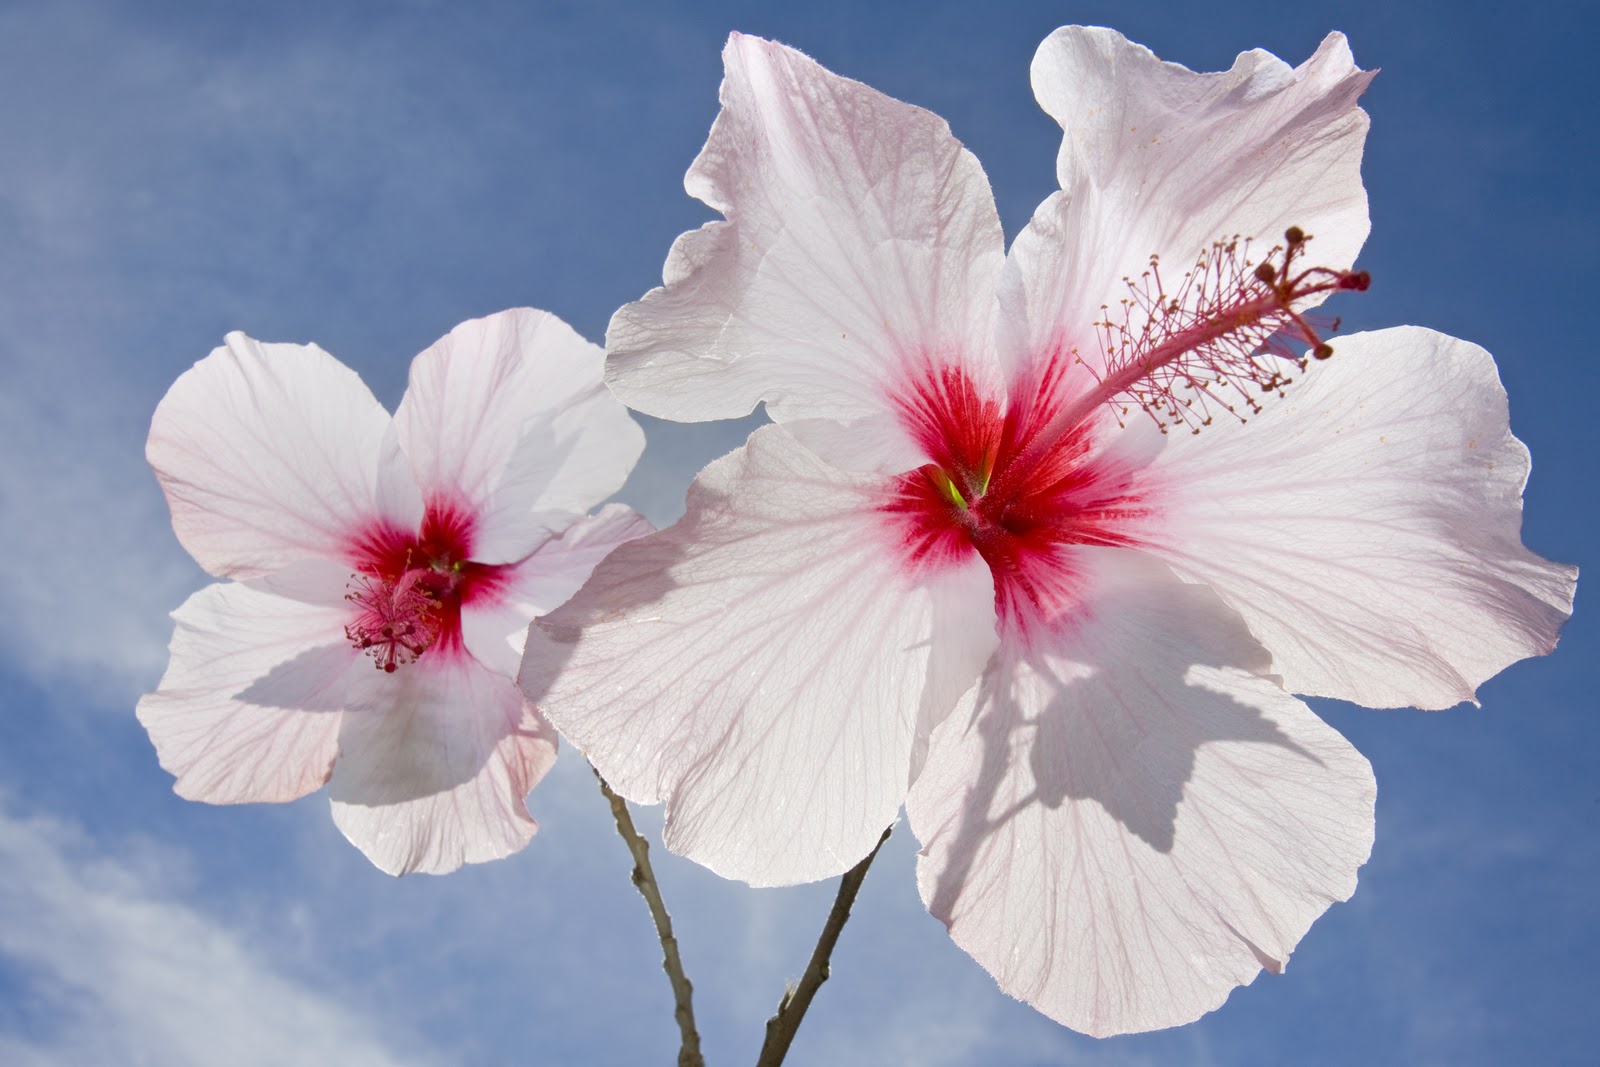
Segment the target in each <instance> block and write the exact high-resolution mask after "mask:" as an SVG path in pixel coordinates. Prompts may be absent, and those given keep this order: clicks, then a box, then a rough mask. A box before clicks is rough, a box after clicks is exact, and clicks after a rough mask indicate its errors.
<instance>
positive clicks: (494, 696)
mask: <svg viewBox="0 0 1600 1067" xmlns="http://www.w3.org/2000/svg"><path fill="white" fill-rule="evenodd" d="M339 747H340V750H341V751H340V756H339V762H338V765H337V766H336V767H335V769H334V774H333V780H332V781H331V782H330V783H329V785H328V793H329V796H330V797H331V799H332V801H333V821H334V823H335V825H337V826H338V827H339V829H340V831H342V832H343V833H344V835H345V837H347V838H349V839H350V843H351V844H353V845H355V846H356V847H357V848H359V849H360V850H361V851H362V852H363V853H365V854H366V857H367V858H368V859H369V860H371V861H372V862H373V864H374V865H376V866H377V867H378V868H380V869H382V870H384V871H387V872H388V873H389V874H394V875H401V874H410V873H412V872H414V871H422V872H424V873H427V874H445V873H448V872H449V871H453V870H455V869H456V868H458V867H460V866H461V865H462V864H463V863H482V862H484V861H486V860H495V859H501V858H503V857H505V856H509V855H511V853H513V852H516V851H517V850H518V849H520V848H522V847H523V846H524V845H526V844H527V843H528V841H529V839H531V838H532V837H533V835H534V832H535V831H536V830H537V829H538V824H537V823H535V822H534V820H533V816H531V815H529V814H528V807H527V804H526V803H525V802H524V800H525V798H526V797H527V795H528V793H529V792H530V791H531V790H532V789H533V787H534V786H535V785H536V784H537V783H538V781H539V779H541V778H543V777H544V776H545V772H547V771H548V770H549V769H550V767H551V766H552V765H553V764H554V763H555V758H556V734H555V731H554V730H552V729H551V728H550V725H549V724H548V723H546V722H545V721H544V720H543V719H541V718H540V717H539V716H538V715H537V714H536V713H535V712H533V710H532V709H531V708H529V707H528V706H527V705H526V704H525V703H524V702H523V700H522V695H521V694H520V693H519V692H517V687H516V685H515V684H514V683H513V682H512V681H511V680H510V679H509V678H506V677H502V676H501V675H498V674H495V673H493V672H492V671H488V670H485V669H484V668H483V667H481V666H480V665H479V664H478V663H476V662H475V661H474V660H473V659H472V658H471V657H468V656H453V657H441V658H438V659H434V660H432V661H426V660H419V661H418V662H417V663H414V664H407V665H406V666H404V667H402V668H401V669H399V670H397V671H395V672H394V673H393V674H384V673H382V672H378V671H373V670H371V668H370V666H369V667H368V673H367V675H366V677H365V679H364V682H363V683H361V684H360V685H359V692H358V693H357V694H355V695H354V697H353V699H352V701H351V706H350V710H349V711H347V712H346V713H345V717H344V727H343V729H342V731H341V732H340V735H339Z"/></svg>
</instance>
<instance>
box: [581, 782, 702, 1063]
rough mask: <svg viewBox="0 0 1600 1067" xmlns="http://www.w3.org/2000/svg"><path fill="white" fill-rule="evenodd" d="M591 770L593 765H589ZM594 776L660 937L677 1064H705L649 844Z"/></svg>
mask: <svg viewBox="0 0 1600 1067" xmlns="http://www.w3.org/2000/svg"><path fill="white" fill-rule="evenodd" d="M590 769H591V770H593V768H590ZM594 776H595V778H596V780H598V781H599V783H600V792H602V793H604V794H605V795H606V800H608V801H610V802H611V814H612V816H613V817H615V818H616V820H617V833H619V834H621V835H622V840H623V841H625V842H627V844H628V851H629V852H631V853H632V854H633V884H634V888H636V889H638V890H639V895H640V896H642V897H644V902H645V903H646V904H647V905H649V907H650V918H651V919H653V920H654V921H655V924H656V936H657V937H659V938H660V939H661V969H662V970H664V971H666V972H667V979H668V980H669V981H670V982H671V983H672V999H673V1002H674V1007H673V1011H672V1014H673V1016H674V1017H675V1018H676V1019H677V1020H678V1032H679V1033H680V1034H681V1035H682V1041H681V1042H680V1043H679V1045H678V1067H705V1062H706V1061H705V1058H704V1057H703V1056H701V1055H700V1033H699V1031H697V1030H696V1029H695V1026H694V1003H693V1001H692V997H693V995H694V986H693V985H691V984H690V982H689V978H688V976H687V975H685V974H684V973H683V960H682V958H680V957H679V955H678V939H677V938H676V937H674V936H672V916H670V915H668V914H667V906H666V905H665V904H663V903H662V901H661V887H660V886H659V885H657V884H656V872H655V871H654V870H652V869H651V867H650V843H649V842H648V841H646V840H645V839H644V838H643V837H642V836H640V834H639V831H638V830H635V829H634V828H633V816H631V815H630V814H628V803H627V801H625V800H623V799H622V798H621V797H619V796H617V794H616V793H614V792H612V790H611V785H610V783H608V782H607V781H606V780H605V779H604V778H601V777H600V772H599V771H595V772H594Z"/></svg>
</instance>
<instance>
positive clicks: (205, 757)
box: [139, 583, 363, 804]
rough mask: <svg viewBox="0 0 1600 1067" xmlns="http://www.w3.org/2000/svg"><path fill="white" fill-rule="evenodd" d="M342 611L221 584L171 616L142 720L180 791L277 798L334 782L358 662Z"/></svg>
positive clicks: (228, 799)
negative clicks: (168, 649)
mask: <svg viewBox="0 0 1600 1067" xmlns="http://www.w3.org/2000/svg"><path fill="white" fill-rule="evenodd" d="M344 607H345V606H344V605H343V604H342V603H340V604H338V605H337V606H333V605H326V604H324V605H318V604H307V603H303V602H300V601H296V600H291V599H288V598H285V597H282V596H277V595H274V594H273V593H271V592H267V591H265V590H263V589H257V588H252V587H250V586H247V585H239V584H235V583H222V584H218V585H210V586H207V587H206V588H204V589H202V590H200V591H199V592H198V593H196V594H194V596H192V597H190V598H189V599H188V600H186V601H185V602H184V604H183V606H182V607H180V608H179V609H178V610H177V611H175V612H173V615H172V617H173V620H174V621H175V622H176V623H177V628H176V630H175V631H174V632H173V635H172V660H171V663H170V664H169V665H168V667H167V672H166V674H165V675H164V676H163V677H162V679H161V684H160V686H159V687H158V688H157V689H156V691H155V692H154V693H150V694H148V695H147V696H145V697H144V698H143V699H141V700H140V701H139V721H140V722H141V723H143V724H144V728H145V729H146V730H147V731H149V733H150V740H151V741H152V742H153V743H154V744H155V746H156V752H157V754H158V755H159V756H160V759H161V766H163V767H165V768H166V769H167V770H168V771H170V772H171V773H172V774H174V775H176V776H177V779H178V780H177V782H176V783H175V784H174V787H173V788H174V789H176V790H177V792H178V794H179V795H180V796H184V797H187V798H189V799H190V800H203V801H206V802H208V803H211V804H241V803H251V802H276V801H285V800H293V799H294V798H296V797H299V796H304V795H305V794H307V793H310V792H312V791H314V790H315V789H317V788H318V787H320V786H321V785H322V783H323V782H325V781H327V780H328V774H329V771H330V769H331V767H332V766H333V760H334V757H335V756H336V755H338V751H339V745H338V737H339V720H340V709H341V708H343V707H344V703H343V701H344V693H345V687H346V683H347V680H348V678H349V677H350V676H351V674H352V673H353V672H354V671H356V670H360V664H361V663H362V662H363V661H362V659H361V657H360V655H359V654H358V653H357V652H356V650H355V649H354V648H352V647H351V645H350V642H349V641H348V640H346V639H345V636H344V631H343V627H344V616H345V614H346V612H345V610H344Z"/></svg>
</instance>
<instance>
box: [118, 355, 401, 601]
mask: <svg viewBox="0 0 1600 1067" xmlns="http://www.w3.org/2000/svg"><path fill="white" fill-rule="evenodd" d="M389 431H390V419H389V415H388V413H387V412H385V411H384V410H383V407H382V406H381V405H380V404H379V403H378V401H377V400H376V399H375V398H374V397H373V395H372V393H371V391H370V390H368V389H367V387H366V386H365V385H363V384H362V382H361V379H360V378H358V377H357V376H356V374H355V372H354V371H352V370H350V369H349V368H348V367H346V366H344V365H343V364H342V363H340V362H339V361H337V360H335V359H334V358H333V357H332V356H330V355H328V354H327V353H326V352H324V351H322V349H320V348H318V347H316V346H315V345H290V344H263V343H261V342H259V341H253V340H251V339H250V338H248V337H246V336H245V335H244V334H242V333H230V334H229V335H228V337H227V344H226V345H225V346H224V347H222V348H218V349H216V350H215V351H213V352H212V353H211V354H210V355H209V356H207V357H206V358H205V359H203V360H201V361H200V362H199V363H196V364H195V365H194V367H192V368H191V369H190V370H188V371H186V372H184V374H183V375H182V376H181V377H179V379H178V380H177V381H176V382H175V383H173V386H172V388H171V389H170V390H168V392H167V395H166V396H165V397H164V398H163V399H162V401H161V403H160V405H158V406H157V408H156V413H155V418H154V419H153V420H152V422H151V425H150V439H149V442H148V444H147V445H146V449H145V454H146V456H147V457H148V458H149V460H150V465H151V466H152V467H154V468H155V472H156V477H157V478H158V479H159V480H160V482H161V487H162V489H163V490H164V491H165V492H166V494H167V502H168V504H169V505H171V508H172V525H173V529H175V530H176V531H177V534H178V540H180V541H182V542H183V546H184V547H185V548H186V549H188V550H189V553H190V554H191V555H192V556H194V558H195V559H196V560H197V561H198V562H199V563H200V565H201V566H202V567H204V568H206V570H208V571H210V572H211V573H212V574H216V575H223V576H229V577H236V578H248V577H255V576H258V575H261V574H265V573H267V572H269V571H272V570H276V569H278V568H280V567H284V566H286V565H288V564H290V563H292V562H295V561H296V560H302V559H307V558H314V557H322V558H327V559H340V558H345V557H346V556H347V555H348V550H349V544H350V539H351V537H352V536H353V535H354V534H355V532H356V531H357V530H358V529H360V528H362V527H364V526H367V525H370V524H371V523H372V522H374V521H375V520H379V519H383V518H388V519H391V520H393V521H394V522H397V523H399V524H400V525H402V526H405V525H412V524H415V523H416V522H417V521H418V519H419V518H420V509H419V507H418V501H417V498H416V489H415V487H414V486H412V485H410V484H409V482H410V478H409V476H407V475H406V474H405V468H404V462H403V460H402V459H401V457H400V454H399V449H398V445H397V444H396V443H395V441H394V438H393V436H392V435H391V434H390V432H389Z"/></svg>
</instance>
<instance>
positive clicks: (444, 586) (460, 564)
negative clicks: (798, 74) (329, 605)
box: [344, 500, 506, 674]
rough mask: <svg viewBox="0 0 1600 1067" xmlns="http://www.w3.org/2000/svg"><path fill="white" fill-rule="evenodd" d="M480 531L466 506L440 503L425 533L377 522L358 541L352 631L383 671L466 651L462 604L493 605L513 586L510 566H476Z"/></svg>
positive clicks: (427, 514)
mask: <svg viewBox="0 0 1600 1067" xmlns="http://www.w3.org/2000/svg"><path fill="white" fill-rule="evenodd" d="M475 526H476V523H475V520H474V519H473V517H472V515H471V514H470V513H469V512H468V511H467V510H466V509H465V508H462V507H460V506H457V505H455V504H453V503H450V502H447V501H441V500H432V501H429V502H428V505H427V508H426V509H425V511H424V513H423V518H422V526H421V528H420V529H419V530H417V531H415V532H412V531H408V530H405V529H402V528H400V527H397V526H395V525H393V524H392V523H388V522H376V523H373V524H372V525H370V526H368V527H367V528H366V529H364V530H363V531H361V533H360V534H359V535H358V536H357V537H356V538H355V539H354V540H353V541H352V543H351V546H350V550H349V551H350V556H351V558H352V559H353V560H354V561H355V564H356V568H357V572H358V573H357V574H356V575H355V576H354V577H353V578H352V579H351V581H350V591H349V593H347V594H346V596H345V599H346V600H348V601H350V603H351V604H352V605H353V606H354V614H353V616H352V617H351V620H350V622H349V623H348V624H347V625H346V626H345V629H344V633H345V636H346V637H347V638H349V639H350V642H351V644H353V645H355V647H356V648H358V649H361V650H362V651H364V652H366V653H367V654H368V655H370V656H371V657H372V659H373V661H374V663H375V664H376V665H377V667H378V669H379V670H382V671H387V672H389V673H391V674H392V673H393V672H394V671H395V670H397V669H398V668H399V667H400V665H401V664H404V663H411V662H413V661H415V660H416V659H417V658H419V657H420V656H422V654H423V653H425V652H431V653H432V654H433V655H441V654H453V653H460V652H462V651H463V649H464V646H463V644H462V638H461V608H462V605H463V604H468V603H472V602H474V601H482V600H484V599H485V598H491V599H492V598H494V597H496V596H498V595H499V593H500V592H501V590H502V589H503V588H504V586H505V583H506V567H504V566H500V565H494V564H485V563H475V562H473V561H472V559H471V555H472V547H473V538H474V534H475V532H476V530H475Z"/></svg>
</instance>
